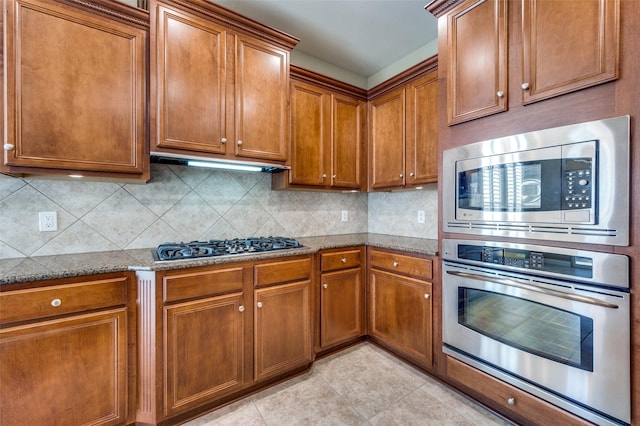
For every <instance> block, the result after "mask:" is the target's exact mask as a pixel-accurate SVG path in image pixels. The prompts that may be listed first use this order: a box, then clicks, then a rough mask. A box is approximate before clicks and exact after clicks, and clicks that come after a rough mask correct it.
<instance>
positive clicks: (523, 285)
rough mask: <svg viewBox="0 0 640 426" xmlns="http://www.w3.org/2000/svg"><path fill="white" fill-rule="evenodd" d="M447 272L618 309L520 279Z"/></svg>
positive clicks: (615, 307) (607, 303) (590, 298)
mask: <svg viewBox="0 0 640 426" xmlns="http://www.w3.org/2000/svg"><path fill="white" fill-rule="evenodd" d="M447 274H449V275H455V276H458V277H462V278H469V279H472V280H478V281H489V282H492V283H496V284H502V285H506V286H509V287H517V288H521V289H524V290H531V291H535V292H537V293H542V294H546V295H549V296H556V297H562V298H563V299H568V300H571V301H575V302H583V303H589V304H591V305H596V306H602V307H605V308H612V309H618V305H616V304H614V303H609V302H605V301H602V300H599V299H595V298H593V297H586V296H579V295H577V294H567V293H563V292H561V291H556V290H550V289H547V288H542V287H536V286H533V285H530V284H527V283H526V282H524V281H520V280H515V279H506V278H495V277H490V276H487V275H480V274H470V273H468V272H458V271H447Z"/></svg>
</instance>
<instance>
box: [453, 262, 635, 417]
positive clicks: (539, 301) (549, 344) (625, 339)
mask: <svg viewBox="0 0 640 426" xmlns="http://www.w3.org/2000/svg"><path fill="white" fill-rule="evenodd" d="M442 281H443V341H444V343H445V347H446V348H447V349H449V350H447V351H446V352H447V353H448V354H450V355H452V356H454V357H456V356H457V354H459V355H460V359H462V360H463V361H466V360H467V359H472V360H474V361H477V362H478V363H480V364H481V365H487V366H491V367H494V368H495V370H496V371H500V372H504V373H507V375H508V376H511V377H513V378H514V379H516V380H514V381H513V384H516V385H518V384H519V383H521V382H524V383H527V384H529V385H533V387H536V388H539V389H541V390H543V391H544V392H542V394H538V396H540V397H543V398H544V395H543V394H549V395H552V396H553V398H556V397H557V396H559V397H561V398H562V399H565V400H569V401H570V402H571V403H573V402H575V403H577V404H578V405H580V406H584V407H587V408H589V409H591V410H596V411H597V412H600V413H604V414H606V415H607V416H611V417H614V418H615V419H618V420H621V421H623V422H626V423H629V422H630V417H631V414H630V373H629V366H630V340H629V295H628V294H627V293H624V292H618V291H609V290H606V289H605V290H603V289H600V288H598V289H597V291H595V290H592V289H593V287H588V286H581V285H580V284H577V283H567V282H563V281H555V280H550V279H547V278H535V277H531V276H528V275H522V274H516V273H509V272H507V273H503V272H499V271H496V270H493V269H490V268H481V267H477V266H467V265H464V264H459V263H454V262H447V261H445V262H443V278H442ZM501 378H502V377H501ZM507 381H509V380H507ZM526 390H529V389H526ZM547 399H548V398H547ZM551 402H555V399H553V400H552V401H551Z"/></svg>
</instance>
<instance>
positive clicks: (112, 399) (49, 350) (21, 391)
mask: <svg viewBox="0 0 640 426" xmlns="http://www.w3.org/2000/svg"><path fill="white" fill-rule="evenodd" d="M126 317H127V310H126V309H125V308H120V309H114V310H110V311H103V312H98V313H93V314H88V315H78V316H73V317H68V318H64V319H57V320H53V321H46V322H39V323H33V324H29V325H22V326H16V327H11V328H6V329H3V330H0V424H2V425H13V426H19V425H29V426H31V425H45V424H61V425H80V424H96V425H97V424H100V425H115V424H124V422H125V421H126V412H125V409H126V406H127V338H126V336H127V325H126Z"/></svg>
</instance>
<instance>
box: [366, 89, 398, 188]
mask: <svg viewBox="0 0 640 426" xmlns="http://www.w3.org/2000/svg"><path fill="white" fill-rule="evenodd" d="M404 117H405V90H404V88H400V89H396V90H393V91H391V92H389V93H387V94H386V95H383V96H381V97H379V98H376V99H374V100H373V101H371V102H370V104H369V170H370V173H369V176H370V177H369V187H370V188H371V189H377V188H385V187H392V186H403V185H404V182H405V181H404V161H405V160H404V138H405V133H404V132H405V127H404Z"/></svg>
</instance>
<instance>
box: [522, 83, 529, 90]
mask: <svg viewBox="0 0 640 426" xmlns="http://www.w3.org/2000/svg"><path fill="white" fill-rule="evenodd" d="M520 87H522V90H527V89H528V88H529V83H522V85H520Z"/></svg>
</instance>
